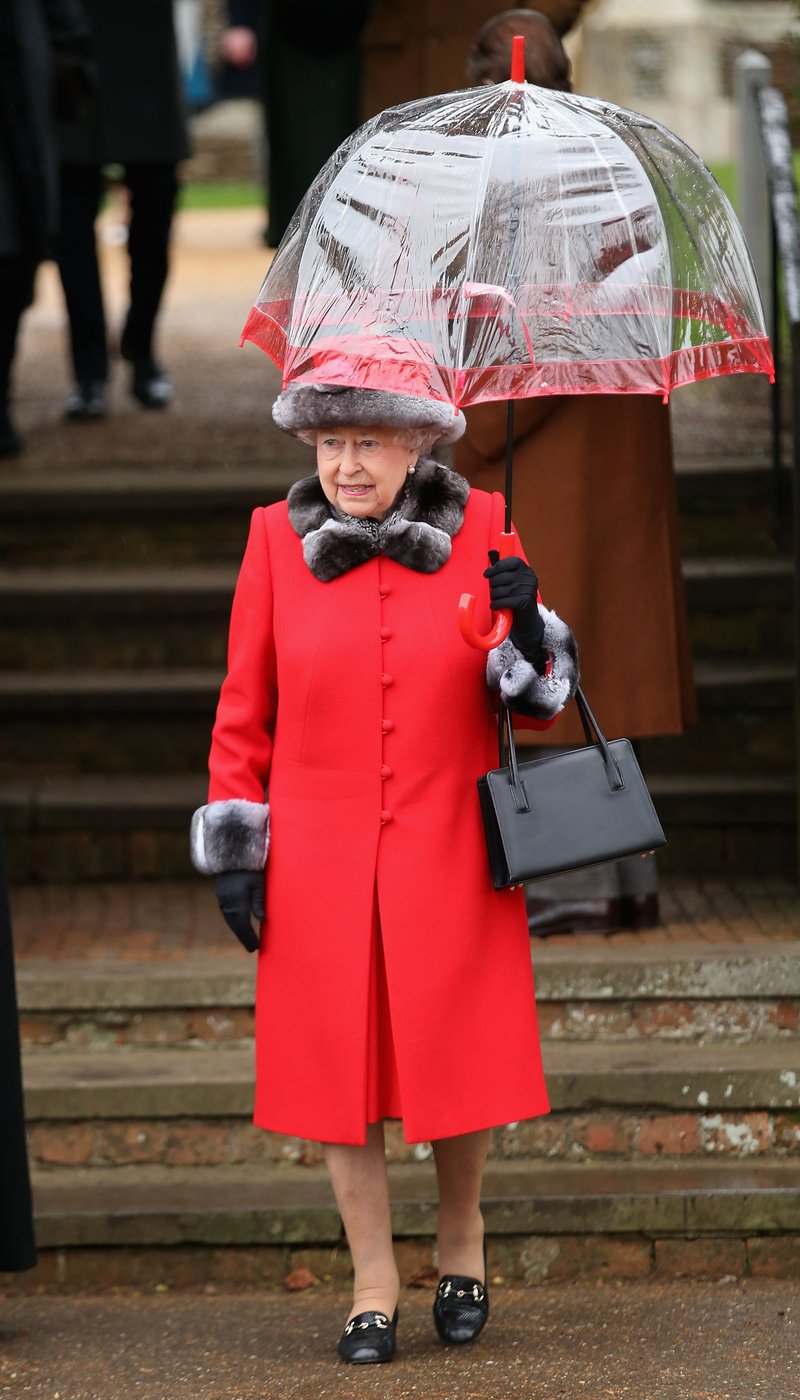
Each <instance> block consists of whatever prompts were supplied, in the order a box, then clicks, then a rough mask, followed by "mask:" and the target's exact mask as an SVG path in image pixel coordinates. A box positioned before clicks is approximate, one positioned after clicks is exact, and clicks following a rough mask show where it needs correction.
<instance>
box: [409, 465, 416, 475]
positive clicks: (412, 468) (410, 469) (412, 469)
mask: <svg viewBox="0 0 800 1400" xmlns="http://www.w3.org/2000/svg"><path fill="white" fill-rule="evenodd" d="M416 470H417V469H416V467H415V466H414V463H413V462H409V464H408V474H409V476H413V475H414V472H415V471H416Z"/></svg>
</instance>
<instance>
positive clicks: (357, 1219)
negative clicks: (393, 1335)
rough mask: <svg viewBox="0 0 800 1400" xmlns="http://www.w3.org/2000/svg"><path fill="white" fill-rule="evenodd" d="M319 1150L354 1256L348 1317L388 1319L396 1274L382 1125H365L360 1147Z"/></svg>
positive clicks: (393, 1303)
mask: <svg viewBox="0 0 800 1400" xmlns="http://www.w3.org/2000/svg"><path fill="white" fill-rule="evenodd" d="M323 1148H324V1151H325V1164H326V1166H327V1168H328V1172H329V1173H330V1178H331V1182H332V1184H333V1193H334V1195H335V1197H336V1204H337V1205H338V1207H339V1214H340V1215H341V1217H342V1220H343V1221H344V1228H345V1231H346V1233H347V1241H348V1244H349V1245H350V1254H351V1256H352V1259H353V1271H354V1275H355V1276H354V1280H353V1306H352V1308H351V1309H350V1313H349V1315H348V1316H349V1317H355V1316H356V1314H357V1313H361V1312H372V1311H376V1312H385V1313H386V1314H387V1315H388V1316H389V1317H391V1316H392V1313H393V1312H394V1310H395V1308H396V1307H397V1299H398V1295H399V1292H400V1278H399V1275H398V1272H397V1264H396V1263H395V1258H394V1250H393V1248H392V1218H391V1212H390V1209H389V1182H388V1179H387V1176H386V1154H385V1151H384V1142H383V1123H370V1124H369V1125H368V1127H367V1141H366V1143H365V1145H364V1146H363V1147H351V1146H348V1145H346V1144H343V1143H333V1142H326V1143H323Z"/></svg>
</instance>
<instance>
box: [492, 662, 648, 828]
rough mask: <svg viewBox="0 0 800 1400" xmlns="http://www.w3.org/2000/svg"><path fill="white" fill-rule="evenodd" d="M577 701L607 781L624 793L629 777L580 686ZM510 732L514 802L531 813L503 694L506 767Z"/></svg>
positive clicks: (500, 718) (500, 730)
mask: <svg viewBox="0 0 800 1400" xmlns="http://www.w3.org/2000/svg"><path fill="white" fill-rule="evenodd" d="M575 704H576V705H577V707H578V714H579V715H580V717H581V724H582V725H583V732H584V734H585V735H586V742H587V744H594V745H595V747H596V748H598V749H599V750H600V756H601V758H602V760H603V767H604V768H605V772H606V781H607V782H608V786H609V788H610V789H611V791H612V792H620V791H621V790H622V789H623V788H624V787H625V780H624V778H623V776H622V773H621V772H620V769H619V765H618V764H617V762H616V760H615V758H614V755H613V754H612V752H611V750H610V748H609V747H608V740H607V739H606V737H605V735H604V733H603V731H602V729H601V728H600V725H599V724H598V723H597V720H596V719H595V717H594V714H593V713H592V710H591V708H590V706H589V701H588V700H587V699H586V696H585V695H584V693H583V691H582V690H581V688H580V686H578V689H577V690H576V692H575ZM506 734H507V735H508V783H509V787H510V788H511V790H512V792H513V794H514V805H515V807H516V810H517V811H518V812H529V811H530V809H531V804H530V802H529V800H528V794H527V792H526V790H525V784H524V782H523V781H522V779H521V778H520V774H519V763H518V761H517V745H516V742H515V740H514V725H513V723H512V720H511V711H510V710H509V708H508V705H507V704H506V702H505V700H504V699H503V698H502V696H501V697H500V705H499V709H498V714H497V737H498V749H499V752H500V767H501V768H505V766H506V755H505V743H504V740H505V737H506Z"/></svg>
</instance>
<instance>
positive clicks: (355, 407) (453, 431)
mask: <svg viewBox="0 0 800 1400" xmlns="http://www.w3.org/2000/svg"><path fill="white" fill-rule="evenodd" d="M272 417H273V419H274V420H275V422H276V423H277V425H278V427H279V428H282V429H283V431H284V432H285V433H291V434H292V436H293V437H299V438H302V439H303V441H304V442H308V443H311V444H312V445H313V443H314V441H315V434H316V431H317V429H318V428H335V427H337V426H344V425H348V426H355V427H358V428H361V427H367V426H371V425H372V424H375V425H376V426H377V425H378V424H387V425H388V426H389V427H392V428H399V429H411V430H415V431H418V432H421V433H425V434H426V435H428V442H427V444H426V447H427V448H430V447H432V446H433V444H434V443H435V442H436V443H451V442H458V440H459V438H460V437H462V436H463V434H464V429H465V428H466V426H467V420H466V418H465V417H464V415H463V413H462V412H461V410H460V409H454V408H453V406H452V404H449V403H442V402H441V400H439V399H420V398H415V397H413V396H412V395H411V394H392V393H389V392H388V391H387V390H385V389H351V388H348V387H346V386H345V385H341V384H296V385H293V384H290V385H289V387H288V389H284V391H283V393H282V394H279V395H278V397H277V399H276V400H275V402H274V404H273V405H272Z"/></svg>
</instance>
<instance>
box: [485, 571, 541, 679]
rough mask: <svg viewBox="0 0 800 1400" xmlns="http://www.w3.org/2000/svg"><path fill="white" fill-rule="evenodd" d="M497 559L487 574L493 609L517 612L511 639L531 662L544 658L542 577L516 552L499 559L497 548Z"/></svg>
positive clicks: (494, 610)
mask: <svg viewBox="0 0 800 1400" xmlns="http://www.w3.org/2000/svg"><path fill="white" fill-rule="evenodd" d="M489 558H490V559H492V560H493V562H492V564H491V566H490V568H488V569H487V570H486V572H485V573H484V575H483V576H484V578H486V579H488V580H489V601H490V604H491V609H492V612H500V611H501V609H503V608H510V609H511V611H512V613H513V614H514V621H513V623H512V625H511V633H510V636H511V640H512V642H513V643H514V646H515V647H516V648H517V650H518V651H521V652H522V655H523V656H524V657H525V658H526V659H527V660H528V661H530V662H531V663H533V664H535V663H536V662H537V661H539V660H540V659H541V652H542V640H543V638H544V619H543V618H542V615H541V613H540V612H539V607H538V601H537V600H538V596H539V580H538V579H537V577H536V575H535V573H534V572H533V569H532V568H531V567H530V564H526V563H525V560H524V559H520V558H519V556H518V555H516V554H512V555H511V557H510V558H509V559H499V558H497V556H496V555H495V552H494V550H492V552H491V553H490V555H489Z"/></svg>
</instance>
